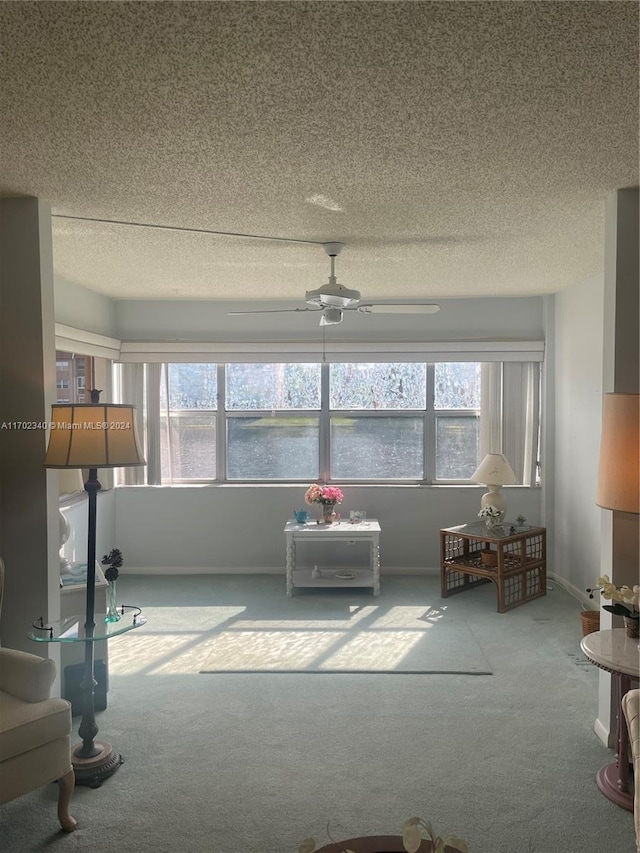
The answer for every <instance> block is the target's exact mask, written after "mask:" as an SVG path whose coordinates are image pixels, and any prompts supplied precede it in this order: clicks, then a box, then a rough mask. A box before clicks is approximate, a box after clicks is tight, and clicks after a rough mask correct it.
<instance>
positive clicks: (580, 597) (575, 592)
mask: <svg viewBox="0 0 640 853" xmlns="http://www.w3.org/2000/svg"><path fill="white" fill-rule="evenodd" d="M547 578H548V580H550V581H553V582H554V583H557V584H558V586H561V587H562V589H564V590H566V591H567V592H568V593H569V595H571V596H573V597H574V598H575V599H577V601H579V602H580V603H581V604H584V605H585V607H586V608H587V609H588V610H597V609H598V606H597V603H594V602H593V601H592V600H591V599H590V598H589V596H588V595H587V592H586V590H584V589H578V587H577V586H574V585H573V584H572V583H569V581H568V580H567V579H566V578H563V577H561V576H560V575H557V574H556V573H555V572H547Z"/></svg>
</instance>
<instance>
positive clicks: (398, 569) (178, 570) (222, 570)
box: [123, 566, 440, 577]
mask: <svg viewBox="0 0 640 853" xmlns="http://www.w3.org/2000/svg"><path fill="white" fill-rule="evenodd" d="M123 573H124V574H127V575H284V573H285V568H284V566H233V567H228V566H126V568H125V569H123ZM439 573H440V569H437V568H428V567H424V566H382V568H381V569H380V574H381V575H382V577H384V576H385V575H386V576H389V575H424V576H427V575H438V574H439Z"/></svg>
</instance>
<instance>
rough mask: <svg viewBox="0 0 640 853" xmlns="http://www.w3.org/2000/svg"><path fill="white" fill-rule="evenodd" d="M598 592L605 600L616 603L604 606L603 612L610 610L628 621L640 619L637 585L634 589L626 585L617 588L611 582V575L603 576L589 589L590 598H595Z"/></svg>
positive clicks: (639, 588)
mask: <svg viewBox="0 0 640 853" xmlns="http://www.w3.org/2000/svg"><path fill="white" fill-rule="evenodd" d="M598 591H600V595H601V596H602V597H603V598H606V599H608V600H609V601H613V602H614V603H613V604H603V605H602V609H603V610H608V611H609V612H610V613H614V614H616V615H617V616H626V617H627V618H628V619H639V618H640V612H639V610H638V606H639V599H640V587H639V586H638V585H637V584H636V585H635V586H634V587H633V588H632V587H629V586H626V585H624V586H616V585H615V584H614V583H611V581H610V580H609V575H601V576H600V577H599V578H598V579H597V580H596V585H595V586H594V587H593V588H591V589H587V592H588V593H589V598H593V595H594V593H595V592H598Z"/></svg>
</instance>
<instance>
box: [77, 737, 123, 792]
mask: <svg viewBox="0 0 640 853" xmlns="http://www.w3.org/2000/svg"><path fill="white" fill-rule="evenodd" d="M95 746H96V747H98V748H99V750H100V752H99V753H98V754H97V755H94V756H92V757H91V758H80V757H78V756H77V755H76V752H78V751H79V750H80V749H82V744H81V743H79V744H77V745H76V746H74V747H73V749H72V751H71V764H72V765H73V770H74V772H75V774H76V785H88V786H89V787H90V788H99V787H100V785H102V783H103V782H104V780H105V779H108V778H109V776H113V774H114V773H115V772H116V770H117V769H118V767H120V765H121V764H123V763H124V758H123V757H122V756H121V755H120V753H119V752H116V751H115V750H114V749H113V747H112V746H111V744H110V743H106V742H105V741H102V743H98V742H97V741H96V743H95Z"/></svg>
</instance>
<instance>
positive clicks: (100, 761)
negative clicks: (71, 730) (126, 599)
mask: <svg viewBox="0 0 640 853" xmlns="http://www.w3.org/2000/svg"><path fill="white" fill-rule="evenodd" d="M118 611H119V613H120V619H119V620H118V621H117V622H106V621H105V616H106V614H105V613H96V614H95V617H94V618H95V620H96V621H95V624H92V625H90V626H89V628H88V629H87V628H86V627H85V621H86V617H85V616H68V617H66V618H64V619H60V620H58V621H56V622H52V623H51V624H48V625H47V624H45V623H44V621H43V620H42V618H40V619H37V620H36V621H35V622H34V623H33V625H32V629H31V631H29V633H28V635H27V636H28V637H29V639H30V640H33V641H34V642H35V643H84V648H85V675H84V677H83V680H82V682H81V685H80V687H81V690H82V697H83V702H82V709H83V710H82V719H81V721H80V727H79V729H78V734H79V735H80V737H81V738H82V743H80V744H77V745H76V746H74V747H73V749H72V754H71V763H72V765H73V770H74V773H75V777H76V785H88V786H89V787H90V788H99V787H100V785H101V784H102V783H103V781H104V780H105V779H108V778H109V776H112V775H113V774H114V773H115V772H116V770H117V769H118V767H120V765H121V764H122V763H123V762H124V758H123V757H122V755H120V753H119V752H117V751H116V750H115V749H114V748H113V747H112V746H111V744H110V743H107V742H106V741H101V742H98V741H96V739H95V738H96V735H97V734H98V726H97V724H96V719H95V711H94V703H93V692H94V690H95V686H96V681H95V679H94V678H89V677H88V676H87V673H92V672H93V646H94V643H96V642H98V641H100V640H109V639H111V638H112V637H117V636H119V635H121V634H126V633H128V632H129V631H133V629H134V628H141V627H142V626H143V625H145V624H146V622H147V619H146V617H145V616H143V615H142V611H141V610H140V608H139V607H132V606H130V605H126V604H122V605H120V607H119V608H118ZM87 630H88V634H87Z"/></svg>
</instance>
